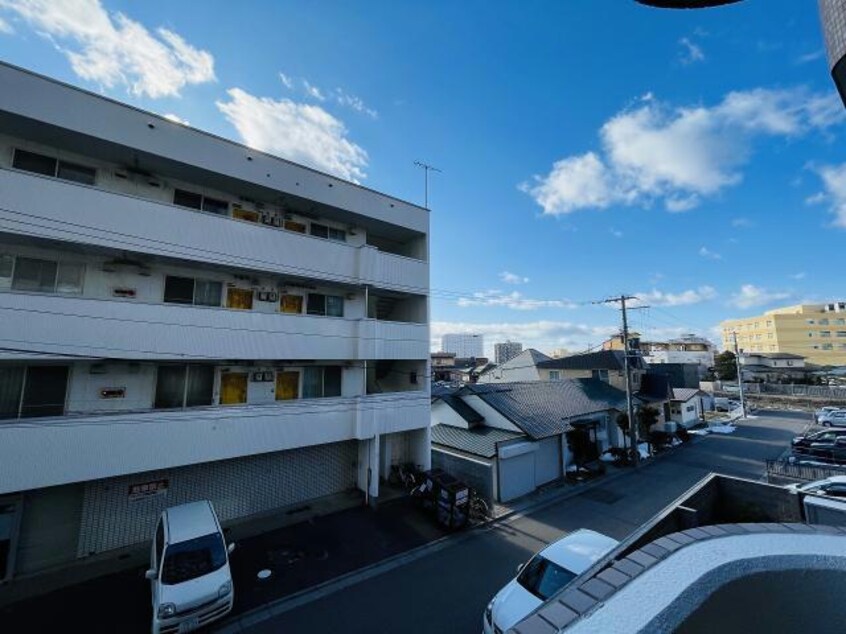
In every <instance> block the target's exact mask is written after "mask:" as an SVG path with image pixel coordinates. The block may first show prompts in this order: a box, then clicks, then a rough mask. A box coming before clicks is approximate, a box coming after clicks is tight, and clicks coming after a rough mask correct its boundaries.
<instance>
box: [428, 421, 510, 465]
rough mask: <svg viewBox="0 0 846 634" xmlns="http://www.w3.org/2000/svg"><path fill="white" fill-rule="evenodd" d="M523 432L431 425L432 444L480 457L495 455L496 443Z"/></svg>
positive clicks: (483, 427) (491, 428)
mask: <svg viewBox="0 0 846 634" xmlns="http://www.w3.org/2000/svg"><path fill="white" fill-rule="evenodd" d="M524 437H525V434H520V433H518V432H513V431H507V430H505V429H497V428H495V427H485V426H479V427H474V428H472V429H463V428H461V427H453V426H452V425H443V424H439V425H433V426H432V444H434V445H442V446H444V447H449V448H450V449H456V450H458V451H463V452H464V453H469V454H473V455H474V456H480V457H482V458H493V457H494V456H496V445H497V443H500V442H504V441H507V440H515V439H517V438H524Z"/></svg>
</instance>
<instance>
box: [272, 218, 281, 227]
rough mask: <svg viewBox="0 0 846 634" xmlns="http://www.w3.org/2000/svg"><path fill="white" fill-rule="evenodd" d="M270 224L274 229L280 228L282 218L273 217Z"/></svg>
mask: <svg viewBox="0 0 846 634" xmlns="http://www.w3.org/2000/svg"><path fill="white" fill-rule="evenodd" d="M271 223H272V224H273V226H274V227H281V226H282V218H280V217H279V216H273V218H271Z"/></svg>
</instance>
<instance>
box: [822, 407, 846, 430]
mask: <svg viewBox="0 0 846 634" xmlns="http://www.w3.org/2000/svg"><path fill="white" fill-rule="evenodd" d="M817 423H819V424H820V425H822V426H823V427H844V426H846V409H836V410H833V411H830V412H826V413H824V414H820V415H819V416H818V417H817Z"/></svg>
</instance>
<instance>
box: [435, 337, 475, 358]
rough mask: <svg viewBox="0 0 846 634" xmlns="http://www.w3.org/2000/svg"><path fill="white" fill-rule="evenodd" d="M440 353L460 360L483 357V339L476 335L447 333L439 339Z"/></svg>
mask: <svg viewBox="0 0 846 634" xmlns="http://www.w3.org/2000/svg"><path fill="white" fill-rule="evenodd" d="M441 351H442V352H452V353H453V354H455V356H456V357H458V358H460V359H469V358H471V357H481V356H484V351H485V338H484V336H483V335H480V334H476V333H449V334H446V335H444V336H443V337H442V338H441Z"/></svg>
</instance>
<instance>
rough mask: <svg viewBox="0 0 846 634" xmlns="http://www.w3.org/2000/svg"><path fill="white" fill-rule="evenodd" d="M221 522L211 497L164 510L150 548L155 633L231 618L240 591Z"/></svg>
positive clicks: (186, 629) (167, 633)
mask: <svg viewBox="0 0 846 634" xmlns="http://www.w3.org/2000/svg"><path fill="white" fill-rule="evenodd" d="M234 548H235V544H229V546H228V547H227V546H226V542H225V541H224V538H223V531H222V530H221V528H220V522H219V521H218V519H217V515H216V514H215V512H214V507H213V506H212V503H211V502H209V501H208V500H203V501H200V502H191V503H190V504H182V505H181V506H173V507H170V508H168V509H165V510H164V512H162V514H161V517H160V518H159V522H158V524H157V526H156V534H155V537H154V538H153V544H152V546H151V548H150V569H149V570H148V571H147V574H146V577H147V579H149V580H150V588H151V591H152V595H153V628H152V631H153V634H175V633H177V632H178V633H179V634H181V633H182V632H190V631H192V630H195V629H197V628H198V627H201V626H203V625H206V624H207V623H211V622H212V621H216V620H217V619H219V618H221V617H223V616H225V615H226V614H228V613H229V611H230V610H231V609H232V602H233V600H234V598H235V592H234V590H233V588H232V574H231V572H230V570H229V554H230V553H231V552H232V550H233V549H234Z"/></svg>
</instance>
